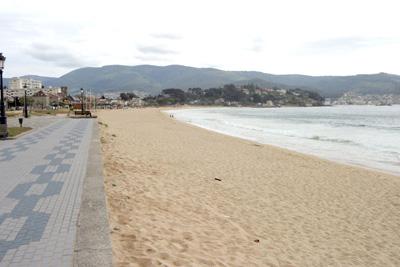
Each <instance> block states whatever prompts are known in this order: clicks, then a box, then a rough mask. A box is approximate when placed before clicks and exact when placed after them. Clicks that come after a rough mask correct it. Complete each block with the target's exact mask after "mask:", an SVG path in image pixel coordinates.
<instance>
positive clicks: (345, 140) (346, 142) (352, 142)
mask: <svg viewBox="0 0 400 267" xmlns="http://www.w3.org/2000/svg"><path fill="white" fill-rule="evenodd" d="M307 139H310V140H316V141H323V142H324V141H325V142H332V143H340V144H351V145H361V144H357V143H356V142H354V141H351V140H348V139H341V138H328V137H322V136H319V135H314V136H312V137H307Z"/></svg>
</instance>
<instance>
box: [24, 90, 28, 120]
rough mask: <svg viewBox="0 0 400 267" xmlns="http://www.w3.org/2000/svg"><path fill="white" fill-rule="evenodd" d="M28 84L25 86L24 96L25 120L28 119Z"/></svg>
mask: <svg viewBox="0 0 400 267" xmlns="http://www.w3.org/2000/svg"><path fill="white" fill-rule="evenodd" d="M26 88H27V86H26V84H25V85H24V91H25V95H24V117H25V119H27V118H28V103H27V102H26Z"/></svg>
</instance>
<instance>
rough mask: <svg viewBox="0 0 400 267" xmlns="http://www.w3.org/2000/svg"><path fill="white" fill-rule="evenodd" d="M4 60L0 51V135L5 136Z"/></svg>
mask: <svg viewBox="0 0 400 267" xmlns="http://www.w3.org/2000/svg"><path fill="white" fill-rule="evenodd" d="M4 61H6V57H5V56H3V53H0V90H1V93H0V137H7V136H8V131H7V117H6V109H5V106H4V93H3V90H4V88H3V69H4Z"/></svg>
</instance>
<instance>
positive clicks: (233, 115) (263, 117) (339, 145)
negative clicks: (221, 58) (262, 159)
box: [167, 106, 400, 175]
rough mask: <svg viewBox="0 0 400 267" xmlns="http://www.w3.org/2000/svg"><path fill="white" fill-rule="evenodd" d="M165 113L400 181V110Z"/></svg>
mask: <svg viewBox="0 0 400 267" xmlns="http://www.w3.org/2000/svg"><path fill="white" fill-rule="evenodd" d="M167 112H168V113H170V114H174V117H175V118H177V119H179V120H181V121H185V122H187V123H191V124H193V125H196V126H199V127H202V128H205V129H208V130H212V131H216V132H219V133H223V134H227V135H231V136H235V137H240V138H244V139H248V140H252V141H257V142H260V143H264V144H271V145H276V146H279V147H283V148H287V149H291V150H295V151H298V152H302V153H307V154H312V155H316V156H319V157H322V158H326V159H330V160H334V161H338V162H342V163H350V164H353V165H361V166H365V167H368V168H373V169H378V170H383V171H387V172H390V173H393V174H397V175H400V128H399V125H400V118H399V116H398V115H396V114H400V106H392V107H375V106H362V107H360V106H357V107H354V106H338V107H315V108H276V109H258V108H257V109H256V108H202V109H182V110H171V111H167Z"/></svg>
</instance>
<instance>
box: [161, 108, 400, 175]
mask: <svg viewBox="0 0 400 267" xmlns="http://www.w3.org/2000/svg"><path fill="white" fill-rule="evenodd" d="M211 108H214V107H212V106H211V107H204V109H211ZM215 108H221V107H215ZM227 108H229V107H227ZM282 108H291V107H282ZM311 108H312V107H311ZM182 109H198V108H197V107H193V108H191V107H182V108H179V107H178V108H174V109H170V108H168V109H160V110H161V111H162V112H163V113H165V114H168V112H169V111H171V112H172V111H175V110H182ZM266 109H269V108H266ZM171 119H172V118H171ZM174 119H175V120H176V121H178V122H181V123H184V124H187V125H191V126H195V127H197V128H199V129H203V130H206V131H210V132H213V133H218V134H222V135H225V136H230V137H234V138H238V139H242V140H246V141H249V142H255V143H258V144H260V145H263V146H272V147H274V148H279V149H282V150H285V151H290V152H294V153H299V154H300V155H304V156H309V157H314V158H317V159H320V160H325V161H328V162H331V163H336V164H341V165H345V166H350V167H355V168H361V169H364V170H368V171H375V172H378V173H384V174H388V175H393V176H397V177H399V178H400V171H399V172H395V171H390V170H387V169H383V168H379V167H371V166H368V165H367V163H365V164H363V163H356V162H349V161H346V160H340V159H337V158H333V157H329V156H327V157H324V156H322V155H316V154H312V153H311V152H306V151H297V150H295V149H291V148H289V147H285V146H280V145H278V144H273V143H261V142H259V141H256V140H252V139H251V138H246V137H243V136H239V135H234V134H230V133H227V132H223V131H218V130H215V129H211V128H208V127H205V126H201V125H197V124H193V123H190V122H187V121H184V120H180V119H177V118H174ZM399 168H400V166H399Z"/></svg>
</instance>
